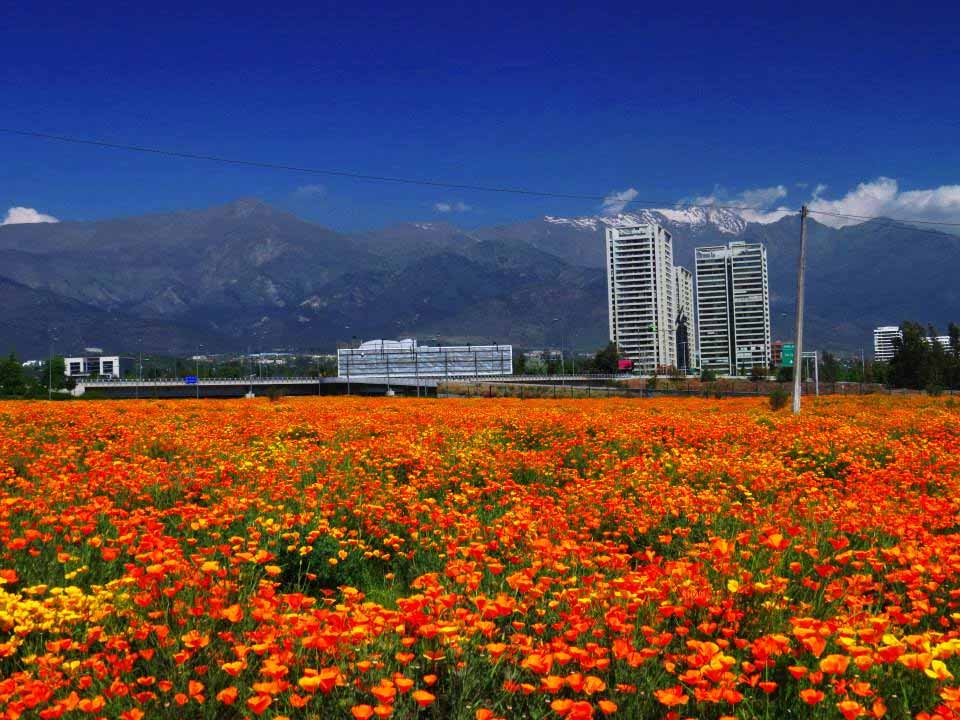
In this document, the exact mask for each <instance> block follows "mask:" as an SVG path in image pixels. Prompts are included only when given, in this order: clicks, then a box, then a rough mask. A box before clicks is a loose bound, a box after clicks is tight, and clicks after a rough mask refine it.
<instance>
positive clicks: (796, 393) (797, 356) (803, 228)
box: [793, 205, 807, 415]
mask: <svg viewBox="0 0 960 720" xmlns="http://www.w3.org/2000/svg"><path fill="white" fill-rule="evenodd" d="M806 262H807V206H806V205H804V206H803V207H802V208H800V263H799V265H798V267H797V335H796V341H795V346H794V348H793V414H794V415H797V414H799V413H800V388H801V378H800V376H801V374H802V372H803V271H804V266H805V265H806Z"/></svg>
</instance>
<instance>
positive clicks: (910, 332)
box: [889, 322, 960, 391]
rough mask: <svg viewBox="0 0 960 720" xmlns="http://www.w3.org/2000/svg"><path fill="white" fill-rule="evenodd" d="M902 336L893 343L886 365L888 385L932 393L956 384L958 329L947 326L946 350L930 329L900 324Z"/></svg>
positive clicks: (959, 356) (959, 351)
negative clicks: (947, 344)
mask: <svg viewBox="0 0 960 720" xmlns="http://www.w3.org/2000/svg"><path fill="white" fill-rule="evenodd" d="M900 332H901V335H902V337H899V338H894V340H893V351H894V355H893V359H892V360H891V361H890V365H889V382H890V384H891V385H893V386H894V387H898V388H911V389H914V390H927V391H930V390H934V391H935V390H936V389H938V388H940V389H942V388H943V387H945V386H946V387H950V388H955V387H957V386H958V385H960V329H958V328H957V326H956V325H955V324H954V323H950V326H949V330H948V335H949V337H950V347H949V348H944V347H943V346H942V345H941V344H940V343H939V342H937V341H936V340H935V338H936V337H937V331H936V329H935V328H934V327H932V326H930V327H928V328H927V329H926V331H925V330H924V328H923V326H922V325H920V324H919V323H915V322H904V323H903V324H902V325H901V326H900Z"/></svg>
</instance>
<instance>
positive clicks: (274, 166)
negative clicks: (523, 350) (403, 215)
mask: <svg viewBox="0 0 960 720" xmlns="http://www.w3.org/2000/svg"><path fill="white" fill-rule="evenodd" d="M0 132H2V133H7V134H8V135H20V136H22V137H31V138H38V139H41V140H55V141H58V142H64V143H71V144H74V145H90V146H93V147H99V148H110V149H114V150H128V151H130V152H139V153H146V154H150V155H161V156H164V157H176V158H183V159H187V160H204V161H207V162H218V163H224V164H227V165H241V166H245V167H255V168H262V169H267V170H285V171H289V172H300V173H308V174H311V175H327V176H334V177H343V178H349V179H352V180H368V181H374V182H389V183H397V184H401V185H419V186H422V187H435V188H445V189H447V190H474V191H478V192H490V193H504V194H512V195H527V196H534V197H548V198H556V199H563V200H591V201H600V202H603V201H605V200H607V198H608V197H609V196H606V195H581V194H575V193H560V192H550V191H544V190H531V189H528V188H514V187H500V186H493V185H473V184H469V183H453V182H446V181H440V180H421V179H417V178H408V177H398V176H390V175H372V174H368V173H358V172H352V171H349V170H333V169H326V168H312V167H302V166H298V165H284V164H281V163H271V162H262V161H258V160H242V159H238V158H228V157H223V156H220V155H210V154H205V153H194V152H184V151H180V150H168V149H165V148H157V147H147V146H144V145H127V144H124V143H116V142H108V141H105V140H91V139H89V138H79V137H72V136H68V135H53V134H50V133H41V132H35V131H32V130H17V129H14V128H0ZM624 204H625V205H648V206H651V207H699V208H715V209H719V210H756V208H754V207H744V206H739V205H717V204H709V205H708V204H697V203H687V202H676V201H668V200H641V199H637V198H634V199H632V200H626V201H624Z"/></svg>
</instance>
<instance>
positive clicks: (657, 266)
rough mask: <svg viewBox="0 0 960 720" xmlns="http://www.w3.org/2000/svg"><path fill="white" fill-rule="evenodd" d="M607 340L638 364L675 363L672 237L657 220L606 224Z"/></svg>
mask: <svg viewBox="0 0 960 720" xmlns="http://www.w3.org/2000/svg"><path fill="white" fill-rule="evenodd" d="M605 238H606V269H607V306H608V312H609V321H610V340H611V341H613V342H614V343H615V344H616V346H617V349H618V350H619V351H620V352H621V353H622V354H623V355H624V356H625V357H627V358H629V359H630V360H633V362H634V364H635V367H636V368H637V370H639V371H640V372H643V373H651V372H656V371H657V370H660V369H662V368H669V367H676V366H677V352H676V350H677V338H676V321H677V314H676V312H677V311H676V302H675V294H676V290H675V287H674V278H673V275H674V271H673V239H672V238H671V236H670V233H668V232H667V231H666V230H664V229H663V228H662V227H660V226H659V225H655V224H639V225H609V226H607V228H606V230H605Z"/></svg>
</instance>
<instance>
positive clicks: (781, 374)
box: [777, 367, 793, 383]
mask: <svg viewBox="0 0 960 720" xmlns="http://www.w3.org/2000/svg"><path fill="white" fill-rule="evenodd" d="M777 382H778V383H788V382H793V368H792V367H781V368H780V369H779V370H777Z"/></svg>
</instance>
